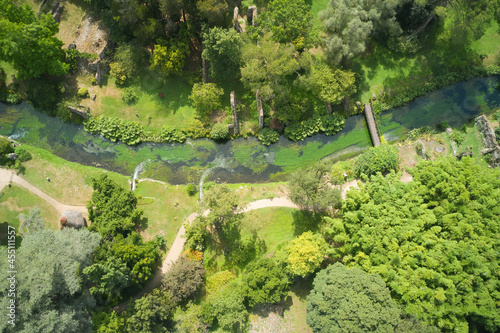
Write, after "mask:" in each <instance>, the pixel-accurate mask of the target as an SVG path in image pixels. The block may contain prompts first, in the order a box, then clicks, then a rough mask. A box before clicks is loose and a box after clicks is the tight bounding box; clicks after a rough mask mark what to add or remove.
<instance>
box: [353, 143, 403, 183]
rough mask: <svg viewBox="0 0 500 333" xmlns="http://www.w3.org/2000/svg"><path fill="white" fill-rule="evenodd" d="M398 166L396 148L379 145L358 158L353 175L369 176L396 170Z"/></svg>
mask: <svg viewBox="0 0 500 333" xmlns="http://www.w3.org/2000/svg"><path fill="white" fill-rule="evenodd" d="M398 165H399V152H398V148H396V147H394V146H390V145H380V146H378V147H372V148H370V149H368V150H367V151H365V152H364V153H363V154H362V155H361V156H360V157H359V159H358V162H357V164H356V168H355V170H354V173H355V175H356V177H359V176H361V174H365V175H367V176H370V175H374V174H376V173H377V172H385V171H389V170H397V169H398Z"/></svg>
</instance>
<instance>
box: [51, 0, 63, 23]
mask: <svg viewBox="0 0 500 333" xmlns="http://www.w3.org/2000/svg"><path fill="white" fill-rule="evenodd" d="M63 10H64V5H61V4H60V3H59V2H57V1H56V2H54V4H53V5H52V8H51V9H50V14H51V15H52V18H53V19H54V21H56V22H59V21H61V15H62V12H63Z"/></svg>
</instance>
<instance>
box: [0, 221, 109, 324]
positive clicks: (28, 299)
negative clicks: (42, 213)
mask: <svg viewBox="0 0 500 333" xmlns="http://www.w3.org/2000/svg"><path fill="white" fill-rule="evenodd" d="M100 240H101V237H100V236H99V235H98V234H97V233H93V232H89V231H88V230H81V231H77V230H74V229H64V230H61V231H56V230H41V231H38V232H34V233H30V234H28V235H26V237H25V238H24V240H23V241H22V243H21V246H20V247H19V248H18V249H17V251H16V254H15V255H16V257H15V268H16V270H17V273H16V274H15V293H16V295H15V300H16V303H15V324H16V325H15V326H11V325H10V324H8V322H7V320H8V318H9V317H8V316H7V314H8V312H9V309H8V308H7V307H8V306H9V305H10V300H11V299H12V298H11V296H9V297H7V293H8V292H9V289H10V288H9V286H10V282H11V281H12V280H9V279H7V278H8V277H11V276H10V274H8V271H10V270H11V269H9V268H8V266H7V264H8V262H7V251H6V248H5V247H2V253H3V254H4V257H5V258H6V259H5V260H2V261H1V263H0V268H1V270H0V275H1V279H0V286H1V288H0V304H1V309H0V314H1V315H2V317H3V318H4V320H1V321H0V330H1V331H3V332H4V331H7V332H59V333H64V332H77V331H78V332H89V333H90V332H91V330H92V323H91V321H90V311H91V310H92V308H93V307H94V306H95V301H94V299H93V298H92V296H91V295H90V293H89V292H88V289H87V288H88V282H87V281H86V280H85V279H84V277H83V275H82V269H84V268H85V267H86V266H88V265H90V264H91V260H92V253H93V252H94V250H95V248H96V247H97V246H98V245H99V242H100ZM4 251H5V252H4Z"/></svg>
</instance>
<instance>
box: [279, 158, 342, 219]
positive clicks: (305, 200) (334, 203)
mask: <svg viewBox="0 0 500 333" xmlns="http://www.w3.org/2000/svg"><path fill="white" fill-rule="evenodd" d="M330 169H331V167H330V166H329V164H328V163H327V162H324V161H323V162H318V163H316V164H313V165H312V166H309V167H306V168H304V169H302V170H299V171H296V172H294V173H292V174H291V175H290V177H289V179H288V189H289V191H290V195H289V197H290V199H291V200H292V201H293V202H294V203H296V204H297V205H299V206H300V207H302V208H303V209H310V210H312V211H314V212H327V211H329V210H330V209H331V208H339V207H340V204H341V200H342V198H341V196H340V189H338V188H333V187H332V186H331V184H330V183H329V180H328V173H329V172H330Z"/></svg>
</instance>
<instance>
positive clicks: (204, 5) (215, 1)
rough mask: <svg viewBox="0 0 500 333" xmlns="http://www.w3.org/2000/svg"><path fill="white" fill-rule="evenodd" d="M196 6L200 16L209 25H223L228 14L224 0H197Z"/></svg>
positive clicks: (227, 6) (227, 7)
mask: <svg viewBox="0 0 500 333" xmlns="http://www.w3.org/2000/svg"><path fill="white" fill-rule="evenodd" d="M196 7H197V8H198V12H199V13H200V15H201V17H203V18H204V19H205V20H206V21H207V22H208V24H210V25H211V26H216V25H218V26H224V25H225V24H224V23H226V21H227V17H228V14H229V5H228V4H227V1H226V0H198V1H197V2H196Z"/></svg>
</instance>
